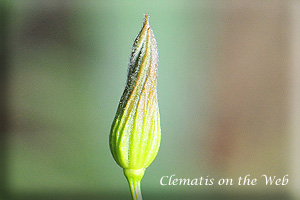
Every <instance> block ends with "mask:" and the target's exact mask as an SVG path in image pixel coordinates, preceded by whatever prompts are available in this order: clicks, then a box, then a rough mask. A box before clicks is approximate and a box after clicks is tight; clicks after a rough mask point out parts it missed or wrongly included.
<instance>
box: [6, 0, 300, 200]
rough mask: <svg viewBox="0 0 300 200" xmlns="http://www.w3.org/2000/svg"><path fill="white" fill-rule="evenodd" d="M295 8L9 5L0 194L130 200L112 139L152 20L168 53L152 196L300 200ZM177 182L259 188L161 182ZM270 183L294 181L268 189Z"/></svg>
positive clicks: (149, 174)
mask: <svg viewBox="0 0 300 200" xmlns="http://www.w3.org/2000/svg"><path fill="white" fill-rule="evenodd" d="M290 3H291V2H290V1H277V0H274V1H225V0H224V1H208V0H207V1H196V0H188V1H179V0H172V1H171V0H167V1H158V0H154V1H137V0H136V1H115V0H112V1H104V0H102V1H100V0H98V1H97V0H85V1H83V0H82V1H81V0H73V1H71V0H63V1H61V0H44V1H38V0H16V1H1V3H0V4H1V10H0V12H1V19H0V20H1V30H0V31H1V89H2V90H1V102H2V103H1V124H2V126H1V148H2V149H1V171H2V173H1V188H2V189H1V195H2V197H3V199H130V193H129V188H128V185H127V182H126V179H125V177H124V176H123V173H122V170H121V168H120V167H119V166H118V165H117V164H116V163H115V161H114V160H113V158H112V156H111V154H110V151H109V146H108V136H109V131H110V126H111V123H112V120H113V118H114V115H115V112H116V109H117V105H118V102H119V99H120V97H121V94H122V92H123V89H124V87H125V81H126V77H127V63H128V60H129V54H130V51H131V46H132V44H133V41H134V39H135V37H136V36H137V34H138V32H139V31H140V29H141V26H142V22H143V14H144V13H146V12H147V13H149V14H150V16H151V18H150V24H151V27H152V29H153V30H154V34H155V36H156V39H157V43H158V50H159V78H158V97H159V106H160V113H161V126H162V142H161V148H160V151H159V154H158V156H157V158H156V160H155V161H154V162H153V164H152V165H151V166H150V167H149V168H148V169H147V171H146V174H145V176H144V179H143V181H142V191H143V195H144V198H145V199H146V200H147V199H201V198H202V199H282V200H283V199H292V197H293V196H295V198H297V196H296V195H297V194H296V192H295V189H294V188H297V186H296V181H295V180H296V175H295V173H296V172H294V171H293V166H294V164H293V163H292V162H290V159H291V156H290V155H291V145H290V141H291V140H295V139H294V138H292V137H293V134H292V130H291V128H290V126H289V124H290V121H291V120H290V115H291V114H290V112H289V107H290V104H291V103H290V96H289V94H290V93H289V88H290V85H289V84H290V81H289V80H290V74H289V69H290V63H289V56H290V54H291V52H290V49H289V42H290V40H291V33H290V31H289V27H291V26H293V24H292V20H291V17H290V13H291V10H290V9H289V7H290ZM296 11H297V12H298V11H299V10H296ZM298 89H299V87H298ZM297 139H299V138H297ZM296 171H297V170H296ZM172 174H175V175H176V177H177V178H191V179H192V178H199V177H201V176H202V177H207V176H209V177H211V178H215V179H218V178H233V179H234V180H237V178H238V177H239V176H245V175H247V174H250V175H251V177H252V178H258V180H259V183H258V185H256V186H238V185H237V184H235V185H233V186H218V185H217V184H215V185H213V186H164V187H163V186H161V185H160V179H161V177H162V176H171V175H172ZM262 174H267V175H269V176H277V177H283V176H284V175H286V174H289V178H290V179H289V181H290V182H289V184H288V185H287V186H266V185H265V184H264V182H263V179H262V178H261V177H260V176H261V175H262ZM298 177H299V176H298ZM298 197H299V196H298Z"/></svg>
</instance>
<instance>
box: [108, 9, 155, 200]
mask: <svg viewBox="0 0 300 200" xmlns="http://www.w3.org/2000/svg"><path fill="white" fill-rule="evenodd" d="M157 66H158V53H157V46H156V40H155V37H154V35H153V31H152V29H151V28H150V25H149V16H148V14H146V15H145V20H144V25H143V27H142V30H141V31H140V33H139V35H138V36H137V38H136V40H135V42H134V44H133V48H132V53H131V57H130V62H129V70H128V77H127V84H126V87H125V90H124V92H123V95H122V97H121V100H120V103H119V107H118V109H117V113H116V116H115V119H114V121H113V123H112V126H111V132H110V150H111V152H112V155H113V157H114V159H115V161H116V162H117V163H118V164H119V165H120V166H121V167H122V168H123V169H124V174H125V176H126V178H127V180H128V182H129V184H130V187H131V189H134V188H132V187H138V191H139V184H140V181H141V179H142V177H143V175H144V171H145V169H146V168H147V167H148V166H149V165H150V164H151V163H152V161H153V160H154V159H155V157H156V155H157V152H158V149H159V145H160V137H161V130H160V117H159V110H158V101H157ZM131 192H132V195H133V198H134V195H135V196H136V198H137V199H138V197H137V196H138V195H139V194H137V193H139V192H137V191H135V190H131Z"/></svg>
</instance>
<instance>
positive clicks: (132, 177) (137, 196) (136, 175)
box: [124, 169, 145, 200]
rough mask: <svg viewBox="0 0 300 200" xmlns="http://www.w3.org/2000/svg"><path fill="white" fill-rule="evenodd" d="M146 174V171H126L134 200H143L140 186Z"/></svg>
mask: <svg viewBox="0 0 300 200" xmlns="http://www.w3.org/2000/svg"><path fill="white" fill-rule="evenodd" d="M144 173H145V169H124V174H125V176H126V178H127V181H128V184H129V187H130V192H131V196H132V199H133V200H143V198H142V193H141V186H140V185H141V180H142V178H143V176H144Z"/></svg>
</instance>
